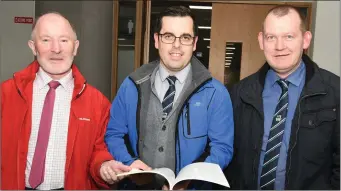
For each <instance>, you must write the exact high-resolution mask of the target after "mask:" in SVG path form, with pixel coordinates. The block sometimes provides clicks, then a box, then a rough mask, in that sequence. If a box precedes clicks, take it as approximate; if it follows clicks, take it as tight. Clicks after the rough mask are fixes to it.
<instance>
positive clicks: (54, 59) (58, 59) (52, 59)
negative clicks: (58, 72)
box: [50, 58, 63, 62]
mask: <svg viewBox="0 0 341 191" xmlns="http://www.w3.org/2000/svg"><path fill="white" fill-rule="evenodd" d="M50 60H51V61H55V62H58V61H62V60H63V58H50Z"/></svg>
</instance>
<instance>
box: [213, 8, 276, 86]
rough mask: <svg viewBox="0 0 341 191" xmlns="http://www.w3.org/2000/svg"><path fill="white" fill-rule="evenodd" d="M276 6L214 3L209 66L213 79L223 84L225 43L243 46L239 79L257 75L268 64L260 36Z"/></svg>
mask: <svg viewBox="0 0 341 191" xmlns="http://www.w3.org/2000/svg"><path fill="white" fill-rule="evenodd" d="M273 6H274V5H253V4H225V3H213V6H212V23H211V42H210V63H209V70H210V71H211V73H212V75H213V76H214V77H216V78H217V79H218V80H219V81H221V82H222V83H224V73H225V57H226V51H225V49H226V43H227V42H231V43H241V63H240V79H243V78H245V77H247V76H249V75H250V74H252V73H254V72H256V71H257V70H258V69H259V68H260V67H261V66H262V65H263V64H264V61H265V57H264V54H263V52H262V50H260V48H259V45H258V40H257V36H258V33H259V31H260V30H261V27H262V22H263V20H264V18H265V16H266V14H267V12H268V11H269V10H270V9H271V8H272V7H273Z"/></svg>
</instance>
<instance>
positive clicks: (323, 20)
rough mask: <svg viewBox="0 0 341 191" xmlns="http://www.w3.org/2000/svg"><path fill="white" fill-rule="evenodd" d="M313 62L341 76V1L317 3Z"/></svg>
mask: <svg viewBox="0 0 341 191" xmlns="http://www.w3.org/2000/svg"><path fill="white" fill-rule="evenodd" d="M315 16H316V20H315V31H313V37H314V43H313V60H314V61H315V62H317V63H318V64H319V66H320V67H321V68H324V69H326V70H329V71H331V72H333V73H335V74H336V75H338V76H340V36H341V35H340V1H317V6H316V15H315Z"/></svg>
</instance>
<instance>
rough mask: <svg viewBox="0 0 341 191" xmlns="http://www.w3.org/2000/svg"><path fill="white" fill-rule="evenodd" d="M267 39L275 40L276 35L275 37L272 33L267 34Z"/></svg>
mask: <svg viewBox="0 0 341 191" xmlns="http://www.w3.org/2000/svg"><path fill="white" fill-rule="evenodd" d="M266 39H267V40H274V39H275V37H274V36H271V35H269V36H267V37H266Z"/></svg>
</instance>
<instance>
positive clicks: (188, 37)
mask: <svg viewBox="0 0 341 191" xmlns="http://www.w3.org/2000/svg"><path fill="white" fill-rule="evenodd" d="M181 38H182V39H183V40H186V41H189V40H192V37H191V36H189V35H184V36H182V37H181Z"/></svg>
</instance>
